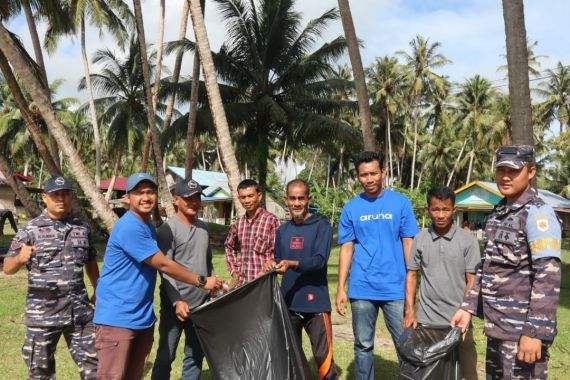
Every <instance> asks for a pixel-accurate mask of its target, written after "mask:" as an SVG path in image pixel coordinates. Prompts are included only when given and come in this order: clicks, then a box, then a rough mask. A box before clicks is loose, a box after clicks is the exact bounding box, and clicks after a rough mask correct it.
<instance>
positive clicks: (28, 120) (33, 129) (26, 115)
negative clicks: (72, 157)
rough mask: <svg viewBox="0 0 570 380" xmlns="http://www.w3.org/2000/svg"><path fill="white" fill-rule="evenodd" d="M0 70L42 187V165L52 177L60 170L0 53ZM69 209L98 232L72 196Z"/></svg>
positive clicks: (89, 216) (97, 228)
mask: <svg viewBox="0 0 570 380" xmlns="http://www.w3.org/2000/svg"><path fill="white" fill-rule="evenodd" d="M0 70H1V71H2V74H3V75H4V79H5V80H6V83H7V84H8V88H9V89H10V92H11V93H12V96H13V97H14V101H15V102H16V105H17V107H18V109H19V110H20V114H21V115H22V118H23V119H24V123H25V125H26V127H27V128H28V132H29V133H30V137H31V138H32V141H33V142H34V144H35V145H36V148H37V149H38V153H39V154H40V157H41V158H42V163H41V170H40V176H39V178H38V187H42V181H41V179H42V178H41V177H42V175H41V174H42V173H43V167H44V163H45V165H46V168H47V171H48V172H49V173H50V175H52V176H58V175H61V170H60V168H59V166H58V165H57V163H56V162H55V160H54V158H53V157H52V155H51V154H50V152H49V149H48V147H47V146H46V144H45V142H44V140H43V137H42V134H41V132H40V129H39V127H38V126H37V124H36V122H35V120H34V118H33V117H32V115H31V114H30V110H29V107H28V103H27V101H26V99H25V98H24V94H23V93H22V90H21V89H20V85H19V84H18V82H17V81H16V77H15V76H14V73H13V72H12V68H11V67H10V64H9V63H8V61H7V60H6V56H4V54H3V53H2V52H1V51H0ZM71 209H72V212H73V213H75V214H80V215H81V216H82V217H83V218H84V219H85V220H87V221H88V222H89V223H90V224H91V226H92V230H93V231H98V230H99V227H98V226H97V224H96V223H95V222H94V221H93V220H92V217H91V215H89V214H88V213H87V211H86V210H85V208H84V207H83V206H82V205H81V203H79V200H78V199H77V197H76V196H75V195H74V196H73V200H72V204H71Z"/></svg>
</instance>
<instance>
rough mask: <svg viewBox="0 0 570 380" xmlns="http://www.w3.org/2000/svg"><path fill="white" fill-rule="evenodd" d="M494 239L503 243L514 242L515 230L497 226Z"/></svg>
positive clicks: (515, 240)
mask: <svg viewBox="0 0 570 380" xmlns="http://www.w3.org/2000/svg"><path fill="white" fill-rule="evenodd" d="M495 240H496V241H498V242H500V243H504V244H513V245H514V244H515V243H516V242H517V234H516V232H515V231H511V230H506V229H503V228H499V229H498V230H497V233H496V234H495Z"/></svg>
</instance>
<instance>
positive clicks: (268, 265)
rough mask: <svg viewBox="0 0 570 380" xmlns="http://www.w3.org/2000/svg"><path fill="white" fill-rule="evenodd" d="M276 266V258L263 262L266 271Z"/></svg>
mask: <svg viewBox="0 0 570 380" xmlns="http://www.w3.org/2000/svg"><path fill="white" fill-rule="evenodd" d="M276 266H277V263H275V260H267V261H266V262H265V263H263V270H264V271H265V272H269V271H271V270H273V269H275V267H276Z"/></svg>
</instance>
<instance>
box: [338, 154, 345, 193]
mask: <svg viewBox="0 0 570 380" xmlns="http://www.w3.org/2000/svg"><path fill="white" fill-rule="evenodd" d="M343 158H344V147H343V146H342V147H340V158H339V161H338V185H339V186H340V184H341V180H342V160H343Z"/></svg>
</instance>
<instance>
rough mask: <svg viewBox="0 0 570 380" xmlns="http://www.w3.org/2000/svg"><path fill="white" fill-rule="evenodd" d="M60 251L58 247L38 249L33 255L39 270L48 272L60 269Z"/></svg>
mask: <svg viewBox="0 0 570 380" xmlns="http://www.w3.org/2000/svg"><path fill="white" fill-rule="evenodd" d="M60 253H61V250H60V249H59V248H58V247H44V248H41V247H39V248H38V249H37V250H36V252H35V253H34V255H33V256H32V257H34V256H35V259H36V262H37V265H38V268H39V269H40V270H50V269H57V268H61V266H62V265H63V263H62V262H61V256H60Z"/></svg>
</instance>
